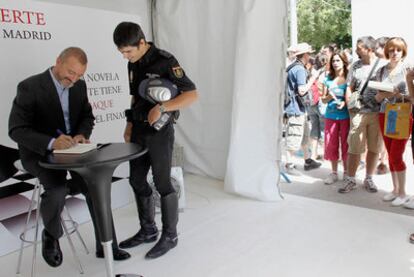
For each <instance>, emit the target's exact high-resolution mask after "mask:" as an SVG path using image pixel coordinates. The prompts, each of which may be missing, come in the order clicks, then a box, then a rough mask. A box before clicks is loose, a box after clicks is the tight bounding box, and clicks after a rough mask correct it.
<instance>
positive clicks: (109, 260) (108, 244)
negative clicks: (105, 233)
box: [101, 240, 114, 277]
mask: <svg viewBox="0 0 414 277" xmlns="http://www.w3.org/2000/svg"><path fill="white" fill-rule="evenodd" d="M101 243H102V248H103V251H104V255H105V267H106V276H107V277H113V276H114V264H113V260H114V254H113V252H112V240H110V241H105V242H101Z"/></svg>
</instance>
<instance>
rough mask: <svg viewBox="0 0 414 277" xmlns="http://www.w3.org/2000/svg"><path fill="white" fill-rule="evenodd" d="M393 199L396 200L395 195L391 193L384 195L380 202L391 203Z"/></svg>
mask: <svg viewBox="0 0 414 277" xmlns="http://www.w3.org/2000/svg"><path fill="white" fill-rule="evenodd" d="M395 198H397V195H395V194H394V193H393V192H392V191H391V192H389V193H387V194H385V195H384V197H382V200H384V201H387V202H388V201H393V200H394V199H395Z"/></svg>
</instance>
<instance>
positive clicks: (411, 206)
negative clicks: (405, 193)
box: [403, 197, 414, 210]
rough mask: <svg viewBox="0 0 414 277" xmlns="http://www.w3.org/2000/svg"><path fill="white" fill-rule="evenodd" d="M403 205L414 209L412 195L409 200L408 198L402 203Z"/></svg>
mask: <svg viewBox="0 0 414 277" xmlns="http://www.w3.org/2000/svg"><path fill="white" fill-rule="evenodd" d="M403 207H404V208H407V209H412V210H414V197H413V198H410V200H408V201H407V202H405V203H404V204H403Z"/></svg>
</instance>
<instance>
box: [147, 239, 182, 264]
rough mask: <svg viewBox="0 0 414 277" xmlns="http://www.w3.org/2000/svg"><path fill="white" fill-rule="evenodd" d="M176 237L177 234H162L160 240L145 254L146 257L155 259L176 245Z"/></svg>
mask: <svg viewBox="0 0 414 277" xmlns="http://www.w3.org/2000/svg"><path fill="white" fill-rule="evenodd" d="M177 243H178V237H177V235H174V236H170V235H166V234H162V235H161V238H160V240H159V241H158V242H157V243H156V244H155V245H154V247H153V248H151V250H150V251H148V253H147V254H146V255H145V258H146V259H155V258H158V257H160V256H162V255H164V254H165V253H167V252H168V251H170V250H171V249H173V248H174V247H176V246H177Z"/></svg>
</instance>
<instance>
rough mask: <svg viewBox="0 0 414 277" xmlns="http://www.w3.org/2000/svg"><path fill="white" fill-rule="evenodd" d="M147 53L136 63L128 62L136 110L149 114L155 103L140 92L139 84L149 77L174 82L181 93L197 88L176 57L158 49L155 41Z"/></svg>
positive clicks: (130, 87) (130, 85)
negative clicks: (143, 96) (144, 97)
mask: <svg viewBox="0 0 414 277" xmlns="http://www.w3.org/2000/svg"><path fill="white" fill-rule="evenodd" d="M149 44H150V48H149V49H148V51H147V52H146V53H145V55H144V56H143V57H142V58H141V59H139V60H138V61H137V62H135V63H130V62H129V63H128V75H129V89H130V94H131V95H133V96H134V97H135V103H134V105H133V107H132V108H133V109H134V110H138V111H139V112H140V113H141V112H142V113H143V114H145V115H147V114H148V112H149V111H150V110H151V109H152V108H153V107H154V104H152V103H150V102H149V101H147V100H145V99H143V98H142V97H141V96H140V95H139V94H138V88H139V84H140V83H141V82H142V81H143V80H145V79H147V78H165V79H168V80H170V81H171V82H173V83H174V84H175V85H176V86H177V88H178V91H179V93H181V92H185V91H190V90H195V89H196V87H195V85H194V83H193V82H192V81H191V80H190V79H189V78H188V77H187V75H185V72H184V70H183V69H182V68H181V67H180V64H179V63H178V61H177V60H176V59H175V57H174V56H173V55H172V54H170V53H168V52H167V51H164V50H161V49H158V48H157V47H156V46H155V45H154V44H153V43H150V42H149Z"/></svg>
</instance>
